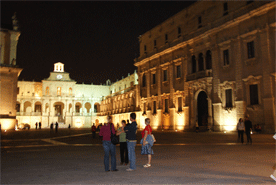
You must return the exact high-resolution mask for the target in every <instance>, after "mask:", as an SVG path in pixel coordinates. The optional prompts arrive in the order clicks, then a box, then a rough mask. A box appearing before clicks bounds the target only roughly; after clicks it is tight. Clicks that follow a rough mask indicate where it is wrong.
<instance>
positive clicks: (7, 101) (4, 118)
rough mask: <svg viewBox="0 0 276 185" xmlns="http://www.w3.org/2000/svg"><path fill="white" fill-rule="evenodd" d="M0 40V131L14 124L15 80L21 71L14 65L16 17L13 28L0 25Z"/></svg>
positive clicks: (16, 39)
mask: <svg viewBox="0 0 276 185" xmlns="http://www.w3.org/2000/svg"><path fill="white" fill-rule="evenodd" d="M0 35H1V40H0V124H1V129H3V130H4V129H5V130H6V129H12V128H14V126H15V124H16V109H15V104H16V96H17V92H18V91H17V80H18V76H19V75H20V73H21V71H22V69H21V68H19V67H18V66H17V65H16V50H17V43H18V39H19V36H20V31H19V30H18V24H17V19H16V16H15V15H14V16H13V28H10V29H6V28H4V27H3V26H2V25H1V34H0Z"/></svg>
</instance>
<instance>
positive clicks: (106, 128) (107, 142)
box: [99, 116, 118, 172]
mask: <svg viewBox="0 0 276 185" xmlns="http://www.w3.org/2000/svg"><path fill="white" fill-rule="evenodd" d="M107 122H108V123H105V124H104V125H103V126H102V127H101V130H100V133H99V135H100V136H103V148H104V169H105V171H106V172H109V171H110V170H109V153H110V154H111V171H118V170H117V169H116V146H115V145H113V144H112V143H111V130H112V133H113V134H115V129H114V125H113V123H111V116H108V117H107ZM110 127H111V128H112V129H110Z"/></svg>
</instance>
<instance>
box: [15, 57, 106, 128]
mask: <svg viewBox="0 0 276 185" xmlns="http://www.w3.org/2000/svg"><path fill="white" fill-rule="evenodd" d="M110 85H111V83H110V81H109V80H108V81H107V82H106V84H105V85H92V84H91V85H89V84H77V82H76V81H74V80H72V79H71V78H70V77H69V73H67V72H65V71H64V64H63V63H60V62H58V63H55V64H54V71H53V72H51V73H50V77H49V78H48V79H45V80H42V82H30V81H19V82H18V88H19V93H18V95H17V102H16V110H17V116H16V118H17V120H18V123H28V124H30V125H31V128H35V123H36V122H41V123H42V128H45V127H46V128H49V126H50V124H51V123H55V122H58V123H59V127H66V128H67V127H68V126H69V124H70V126H71V127H72V128H74V127H75V128H80V127H91V124H92V123H93V122H95V120H96V115H97V112H99V110H100V102H101V100H102V97H103V96H106V95H108V94H109V89H110V88H109V87H110Z"/></svg>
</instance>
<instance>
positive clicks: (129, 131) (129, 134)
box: [124, 112, 137, 171]
mask: <svg viewBox="0 0 276 185" xmlns="http://www.w3.org/2000/svg"><path fill="white" fill-rule="evenodd" d="M135 119H136V114H135V113H134V112H133V113H131V114H130V121H131V123H130V124H128V125H126V126H125V127H124V131H125V132H126V139H127V150H128V159H129V162H130V165H129V168H128V169H127V171H133V170H136V156H135V146H136V142H137V140H136V132H137V123H136V121H135Z"/></svg>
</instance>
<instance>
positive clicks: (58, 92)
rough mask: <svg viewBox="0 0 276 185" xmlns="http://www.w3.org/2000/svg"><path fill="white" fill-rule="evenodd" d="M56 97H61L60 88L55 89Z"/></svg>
mask: <svg viewBox="0 0 276 185" xmlns="http://www.w3.org/2000/svg"><path fill="white" fill-rule="evenodd" d="M57 95H58V96H61V87H57Z"/></svg>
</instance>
